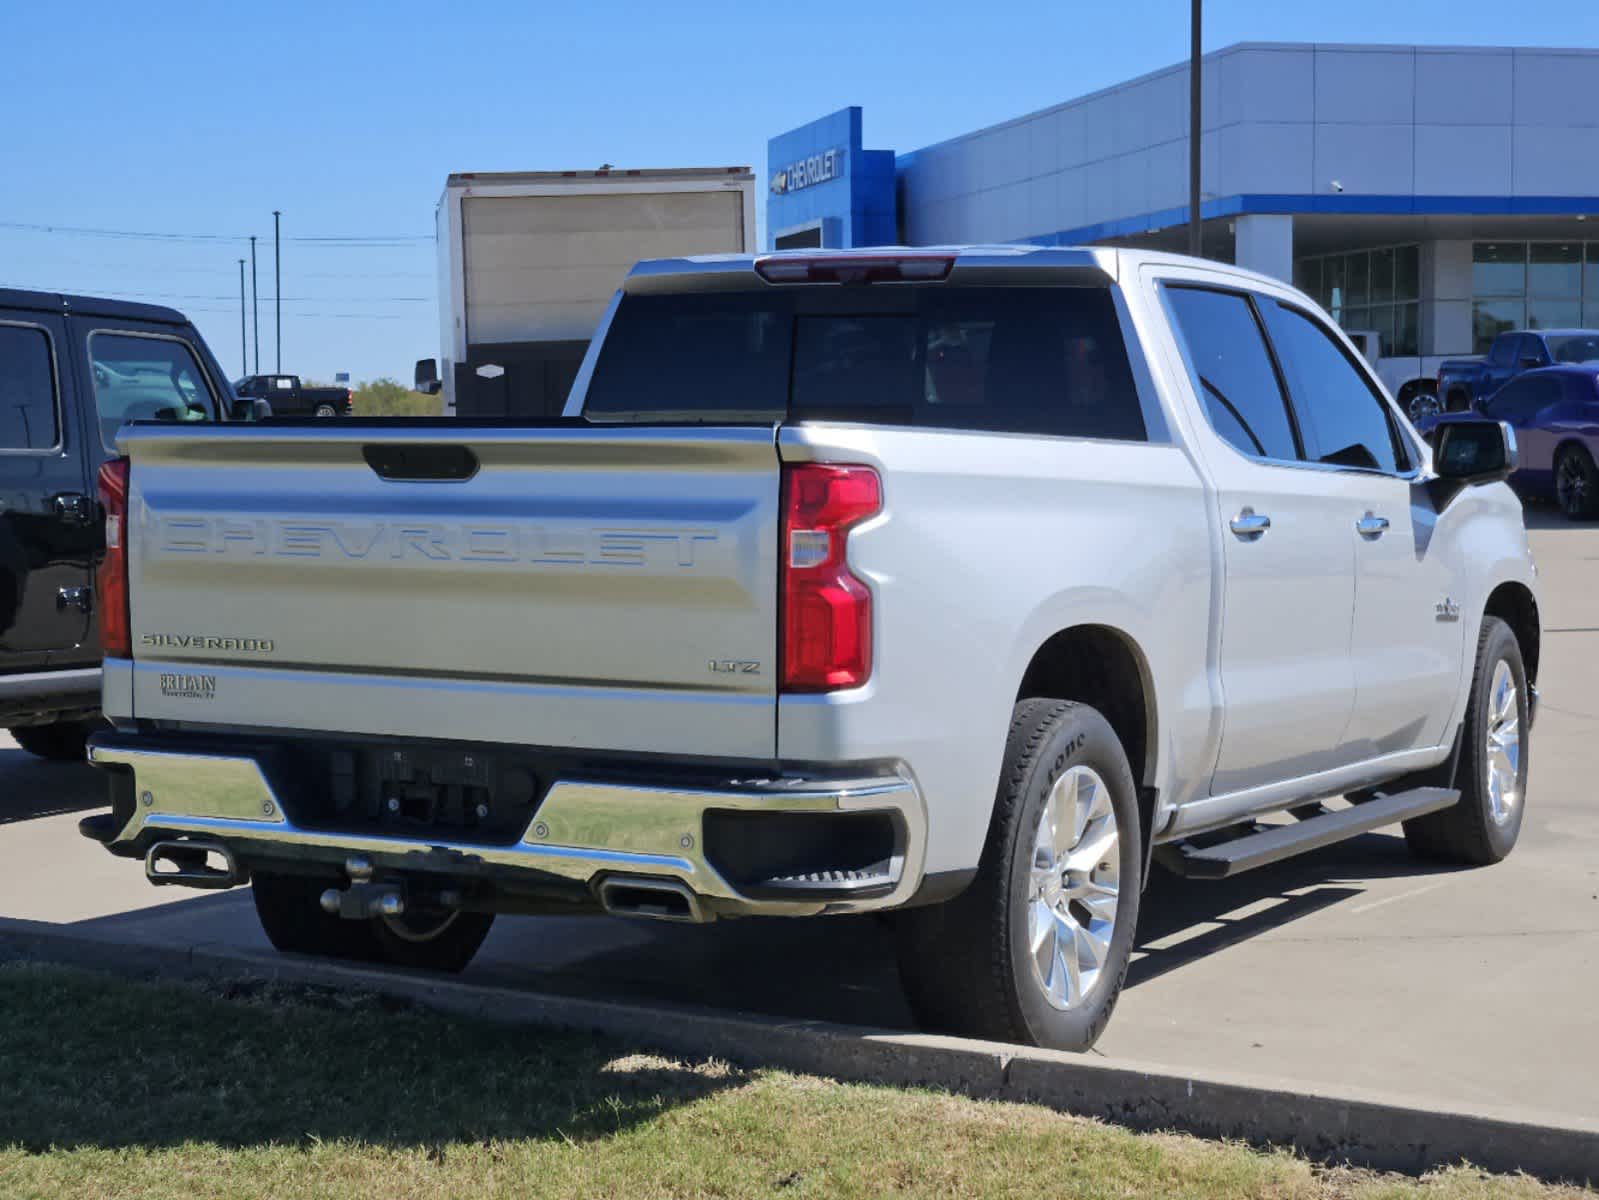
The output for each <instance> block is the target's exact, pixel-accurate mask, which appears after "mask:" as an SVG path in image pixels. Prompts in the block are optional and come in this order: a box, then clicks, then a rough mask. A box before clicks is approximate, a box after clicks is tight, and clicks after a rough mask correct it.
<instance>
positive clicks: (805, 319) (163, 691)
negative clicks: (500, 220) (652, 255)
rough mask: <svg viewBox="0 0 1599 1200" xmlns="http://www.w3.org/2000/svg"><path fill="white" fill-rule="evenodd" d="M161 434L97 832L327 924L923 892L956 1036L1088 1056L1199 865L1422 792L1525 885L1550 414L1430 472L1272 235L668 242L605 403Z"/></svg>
mask: <svg viewBox="0 0 1599 1200" xmlns="http://www.w3.org/2000/svg"><path fill="white" fill-rule="evenodd" d="M118 444H119V447H120V449H121V451H122V453H123V454H124V455H125V456H126V457H125V458H123V459H121V460H120V461H118V462H114V463H112V464H108V466H107V468H106V470H105V472H104V474H103V503H104V504H105V506H106V509H107V512H108V514H109V517H108V536H107V543H108V546H109V547H110V549H109V550H108V554H107V559H106V562H105V565H104V567H103V569H102V570H103V578H102V584H101V587H100V589H99V591H98V595H100V596H101V597H102V598H103V599H102V612H101V623H102V628H103V630H104V635H105V639H106V654H107V657H106V663H105V697H104V707H105V712H106V713H107V715H108V716H110V717H111V718H112V720H113V721H114V722H115V728H114V729H113V730H111V731H108V732H106V733H104V734H102V735H99V736H98V737H97V738H96V739H95V740H94V742H93V745H92V750H91V755H92V759H93V761H94V762H95V763H96V764H98V765H99V766H101V767H103V768H104V769H105V770H106V771H107V772H108V775H109V779H110V785H111V800H112V807H111V811H110V812H109V813H103V814H97V815H95V816H92V817H90V818H88V819H87V820H86V821H85V822H84V825H83V828H84V832H85V833H86V834H87V835H89V836H91V837H94V838H96V839H98V840H100V841H101V842H103V843H104V844H105V845H106V846H107V847H108V848H109V849H110V850H111V851H112V852H113V853H115V854H118V855H124V856H128V857H134V858H139V859H142V860H143V861H144V862H145V866H146V871H147V873H148V875H149V876H150V878H151V879H152V880H153V881H154V882H157V883H168V884H182V885H189V886H195V887H228V886H233V885H237V884H242V883H244V882H246V881H247V880H250V881H253V888H254V897H255V904H256V908H257V911H258V912H259V914H260V917H261V921H262V923H263V925H264V926H265V928H266V931H267V933H268V935H269V936H270V938H271V939H272V941H273V942H274V944H275V945H277V946H278V947H279V948H280V949H282V950H287V951H295V952H301V953H311V954H327V955H341V956H352V957H360V958H379V959H382V960H384V961H388V962H393V963H400V964H410V965H418V966H425V967H432V968H442V969H458V968H460V967H462V966H463V965H464V964H465V963H466V962H467V961H468V960H469V959H470V958H471V957H472V955H473V953H474V951H475V950H476V949H477V947H478V945H479V943H480V942H481V941H482V939H483V937H484V935H485V933H486V931H487V929H488V927H489V923H490V921H491V920H493V917H494V915H495V914H496V913H502V912H539V911H574V910H579V909H585V908H587V909H595V908H603V909H605V910H608V911H610V912H612V913H615V914H620V915H626V916H634V917H651V918H659V919H665V920H678V921H709V920H712V919H715V918H725V917H736V916H740V915H744V914H756V913H760V914H782V915H790V916H796V917H809V916H818V915H821V914H829V913H840V912H857V911H862V910H868V909H894V910H900V911H898V912H897V913H896V914H895V918H896V926H897V929H898V934H899V945H900V953H901V968H902V974H903V977H904V979H905V984H906V988H907V991H908V994H909V996H910V998H911V1000H912V1002H913V1004H914V1006H915V1009H916V1011H917V1012H918V1013H919V1014H920V1017H921V1019H922V1020H923V1021H924V1023H926V1024H927V1025H928V1026H930V1027H933V1028H940V1029H948V1030H953V1031H957V1032H961V1033H967V1034H974V1035H981V1036H985V1037H991V1038H998V1039H1004V1040H1015V1041H1024V1042H1036V1043H1039V1044H1043V1045H1049V1046H1058V1047H1069V1048H1081V1047H1086V1046H1088V1045H1090V1044H1091V1043H1092V1042H1093V1041H1094V1039H1095V1038H1096V1037H1097V1036H1098V1034H1099V1033H1100V1031H1101V1030H1102V1029H1103V1028H1104V1026H1105V1023H1106V1021H1107V1020H1108V1018H1109V1016H1110V1013H1111V1009H1112V1007H1113V1006H1114V1004H1115V1002H1116V997H1117V994H1118V992H1119V991H1120V988H1121V984H1122V979H1123V975H1124V973H1125V971H1126V968H1127V964H1128V959H1129V955H1130V953H1131V950H1132V946H1133V939H1134V933H1135V929H1136V927H1137V921H1138V910H1139V896H1140V892H1141V890H1142V888H1143V886H1144V883H1145V881H1146V879H1147V878H1148V874H1149V871H1150V869H1151V862H1152V859H1159V860H1161V861H1162V862H1164V863H1165V864H1166V865H1167V866H1169V867H1170V868H1171V869H1173V870H1175V871H1178V872H1180V873H1185V874H1188V875H1190V876H1194V877H1198V878H1214V877H1218V876H1223V875H1228V874H1231V873H1234V872H1237V871H1241V870H1245V869H1248V868H1250V867H1254V866H1258V865H1260V864H1262V863H1267V862H1273V861H1276V860H1278V859H1281V858H1284V857H1286V856H1288V855H1291V854H1295V853H1298V852H1300V851H1303V850H1308V849H1312V848H1315V847H1318V846H1322V845H1326V844H1327V843H1329V842H1333V841H1337V840H1339V839H1341V838H1345V837H1349V836H1353V835H1355V834H1357V833H1361V832H1364V831H1367V830H1370V829H1373V828H1376V827H1379V826H1384V825H1389V824H1392V823H1395V822H1403V823H1404V832H1405V837H1406V839H1407V840H1408V842H1409V843H1410V845H1411V847H1412V848H1413V849H1414V850H1415V851H1416V852H1417V853H1418V854H1420V855H1423V856H1425V857H1428V858H1435V859H1441V860H1445V861H1450V862H1457V863H1474V864H1487V863H1492V862H1495V861H1497V860H1498V859H1500V858H1502V857H1503V856H1504V855H1505V854H1507V853H1508V852H1509V851H1510V849H1511V848H1512V846H1513V845H1514V844H1515V842H1516V838H1517V834H1518V832H1519V830H1520V827H1521V823H1522V817H1523V812H1524V806H1525V797H1526V785H1527V772H1528V733H1529V730H1530V726H1531V721H1532V716H1533V710H1534V702H1535V696H1536V693H1535V691H1534V682H1535V680H1536V677H1537V671H1538V657H1539V618H1538V603H1537V579H1536V573H1535V571H1534V568H1533V564H1532V561H1531V558H1530V556H1529V553H1528V548H1527V540H1526V536H1525V534H1524V531H1523V528H1522V522H1521V509H1520V505H1519V504H1518V502H1517V501H1516V498H1515V496H1514V495H1513V494H1512V493H1511V491H1510V490H1509V488H1508V487H1506V486H1505V484H1504V482H1503V481H1504V479H1505V477H1506V475H1507V473H1508V472H1509V471H1510V470H1511V469H1512V468H1513V467H1514V465H1515V452H1514V445H1513V442H1512V441H1511V438H1510V434H1509V430H1508V429H1507V428H1506V427H1504V426H1502V425H1500V424H1498V423H1496V422H1491V421H1486V420H1483V421H1475V422H1472V421H1463V422H1459V423H1454V424H1450V425H1448V426H1446V427H1444V428H1443V430H1442V433H1441V435H1440V443H1439V446H1438V448H1437V450H1436V452H1434V450H1433V449H1432V448H1430V447H1429V446H1428V445H1426V444H1425V443H1424V442H1423V441H1422V440H1421V439H1420V438H1419V437H1417V436H1416V434H1415V432H1414V430H1413V429H1412V428H1411V427H1410V426H1409V424H1408V423H1407V422H1406V421H1405V420H1404V419H1402V418H1401V417H1400V415H1399V414H1398V413H1397V412H1396V411H1395V410H1394V408H1393V406H1392V403H1391V402H1390V401H1389V399H1388V398H1387V397H1386V396H1385V395H1384V394H1383V393H1382V391H1381V390H1380V388H1379V387H1378V386H1377V384H1376V381H1375V380H1374V378H1373V376H1372V375H1371V373H1370V371H1369V370H1368V369H1367V367H1366V365H1365V364H1364V363H1363V362H1362V361H1361V359H1360V358H1359V356H1358V355H1357V354H1356V353H1355V352H1354V350H1353V349H1352V347H1351V346H1350V344H1349V342H1348V341H1347V339H1345V338H1344V337H1343V336H1342V334H1340V333H1339V332H1338V330H1337V329H1336V327H1335V326H1333V325H1332V324H1331V323H1330V322H1329V321H1328V320H1327V318H1326V317H1325V316H1324V315H1323V314H1322V313H1321V312H1320V311H1319V310H1317V309H1316V308H1315V307H1314V306H1313V305H1312V304H1311V303H1310V302H1309V301H1308V300H1307V299H1306V298H1305V297H1304V296H1303V295H1301V294H1300V293H1298V292H1296V291H1294V290H1293V289H1291V288H1289V287H1286V286H1284V285H1283V284H1281V283H1279V282H1276V281H1274V280H1271V279H1268V278H1265V277H1262V276H1259V275H1254V274H1250V273H1248V272H1244V271H1240V270H1237V269H1234V268H1232V267H1227V266H1220V265H1216V264H1213V263H1205V262H1199V261H1193V260H1185V259H1181V258H1174V257H1161V256H1155V255H1149V254H1142V253H1137V252H1131V251H1120V250H1112V249H1095V250H1063V249H1030V248H1019V247H1000V248H991V249H970V250H958V251H956V250H949V251H921V250H916V251H909V250H885V251H876V252H871V251H865V252H845V253H835V254H826V253H819V252H804V253H790V254H775V255H771V256H767V257H762V258H754V259H752V258H749V257H742V256H726V257H716V258H706V259H694V260H676V261H664V262H650V263H643V264H640V265H639V266H638V267H637V268H635V269H634V270H633V271H632V273H631V274H630V275H629V276H628V277H627V281H626V284H625V286H624V287H623V288H622V290H621V292H620V293H619V294H618V296H617V297H616V299H615V300H614V301H613V303H612V305H611V307H610V309H609V311H608V312H607V313H606V315H605V318H604V321H603V323H602V331H601V334H600V336H599V337H598V338H597V339H596V341H595V343H594V345H593V347H592V348H591V350H590V352H589V354H588V356H587V357H586V358H585V360H584V362H583V365H582V369H581V371H580V373H579V375H578V378H577V381H576V385H575V387H574V389H573V393H572V399H571V402H570V409H569V412H568V414H567V419H566V420H564V421H561V422H557V423H551V424H547V425H541V426H539V427H506V426H495V427H473V426H471V425H468V424H461V425H458V426H440V425H439V424H437V423H432V424H430V423H426V422H417V423H414V424H406V423H404V422H384V423H375V422H374V423H363V422H361V421H359V420H355V421H344V422H339V423H337V424H336V425H331V426H330V425H329V424H327V423H325V422H324V423H315V422H311V421H306V422H301V423H294V422H287V423H281V424H280V423H272V424H268V425H263V426H259V427H254V428H251V427H241V426H237V425H215V426H199V425H196V426H188V427H182V428H171V427H168V428H159V427H154V426H150V427H140V426H137V425H135V426H131V427H128V428H125V429H124V430H123V432H122V433H121V435H120V438H119V443H118ZM123 597H125V600H123V599H122V598H123ZM1268 815H1270V816H1271V817H1272V819H1273V822H1274V823H1271V824H1269V825H1265V826H1260V825H1257V824H1256V820H1257V818H1262V817H1266V816H1268Z"/></svg>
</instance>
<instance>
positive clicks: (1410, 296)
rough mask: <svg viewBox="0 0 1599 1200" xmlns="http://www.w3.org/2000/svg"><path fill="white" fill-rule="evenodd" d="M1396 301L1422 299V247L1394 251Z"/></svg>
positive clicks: (1401, 247)
mask: <svg viewBox="0 0 1599 1200" xmlns="http://www.w3.org/2000/svg"><path fill="white" fill-rule="evenodd" d="M1394 299H1395V300H1420V299H1421V247H1420V246H1400V247H1399V248H1398V249H1396V250H1395V251H1394Z"/></svg>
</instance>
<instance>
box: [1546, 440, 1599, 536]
mask: <svg viewBox="0 0 1599 1200" xmlns="http://www.w3.org/2000/svg"><path fill="white" fill-rule="evenodd" d="M1555 499H1556V500H1558V501H1559V502H1560V511H1561V512H1563V513H1565V514H1566V516H1568V517H1570V518H1571V519H1572V520H1573V521H1586V520H1588V519H1589V518H1591V517H1593V516H1594V514H1595V513H1596V512H1599V471H1596V470H1595V469H1594V465H1593V458H1592V456H1591V455H1589V453H1588V452H1587V451H1586V450H1584V449H1583V448H1582V447H1581V446H1567V447H1566V448H1565V449H1564V450H1562V451H1561V452H1560V455H1559V457H1558V458H1556V459H1555Z"/></svg>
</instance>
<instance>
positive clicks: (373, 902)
mask: <svg viewBox="0 0 1599 1200" xmlns="http://www.w3.org/2000/svg"><path fill="white" fill-rule="evenodd" d="M344 872H345V874H347V875H348V876H349V877H350V886H349V887H347V888H342V889H341V888H329V889H328V890H327V891H325V892H323V893H322V911H323V912H325V913H328V914H330V915H332V916H335V917H343V918H344V919H345V920H346V921H365V920H369V919H370V918H372V917H400V916H404V915H405V894H404V893H403V892H402V891H401V890H400V886H399V884H395V883H374V882H372V864H371V863H370V862H369V861H368V860H366V859H364V858H351V859H349V860H347V861H346V862H345V864H344Z"/></svg>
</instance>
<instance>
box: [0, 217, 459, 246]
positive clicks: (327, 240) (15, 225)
mask: <svg viewBox="0 0 1599 1200" xmlns="http://www.w3.org/2000/svg"><path fill="white" fill-rule="evenodd" d="M0 229H10V230H15V231H17V232H19V233H51V234H66V235H69V236H75V237H104V238H130V239H135V240H144V241H153V242H247V241H249V240H250V235H249V234H247V233H158V232H154V231H151V230H142V229H99V228H93V227H90V226H85V225H47V224H42V223H39V222H32V221H0ZM284 240H285V241H289V242H298V243H300V244H301V245H313V246H327V247H328V248H330V249H336V248H348V247H353V246H371V247H374V248H377V249H382V248H384V247H388V248H398V247H402V246H412V245H421V244H423V243H428V242H432V241H433V240H434V236H433V235H432V234H431V233H418V234H412V233H394V234H316V235H308V236H303V237H292V238H285V239H284Z"/></svg>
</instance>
